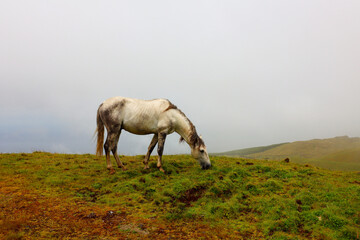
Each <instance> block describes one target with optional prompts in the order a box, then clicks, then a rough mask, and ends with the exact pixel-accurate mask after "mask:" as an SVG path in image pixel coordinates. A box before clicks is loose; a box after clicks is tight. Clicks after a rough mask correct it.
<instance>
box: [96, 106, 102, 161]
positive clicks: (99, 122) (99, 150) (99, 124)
mask: <svg viewBox="0 0 360 240" xmlns="http://www.w3.org/2000/svg"><path fill="white" fill-rule="evenodd" d="M100 107H101V105H100ZM100 107H99V109H98V111H97V116H96V125H97V126H96V131H95V133H97V144H96V155H97V156H102V155H103V143H104V123H103V121H102V120H101V117H100Z"/></svg>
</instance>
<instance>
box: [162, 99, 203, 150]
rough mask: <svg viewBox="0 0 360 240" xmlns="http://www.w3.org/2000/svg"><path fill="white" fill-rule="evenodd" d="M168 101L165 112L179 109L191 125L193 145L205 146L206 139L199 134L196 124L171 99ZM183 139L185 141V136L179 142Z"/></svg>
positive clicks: (191, 141)
mask: <svg viewBox="0 0 360 240" xmlns="http://www.w3.org/2000/svg"><path fill="white" fill-rule="evenodd" d="M168 102H169V106H168V107H167V108H166V109H165V111H164V112H166V111H168V110H170V109H174V110H176V111H178V112H179V113H180V114H181V115H182V116H183V117H184V118H185V119H186V121H187V122H188V123H189V125H190V137H189V142H190V144H191V146H192V147H195V146H196V145H198V146H204V145H205V143H204V141H203V140H202V139H201V137H199V135H198V134H197V132H196V128H195V126H194V124H193V123H192V122H191V121H190V119H189V118H187V117H186V115H185V113H183V112H182V111H181V110H180V109H179V108H178V107H177V106H176V105H174V104H173V103H171V102H170V101H169V100H168ZM183 141H184V138H183V137H180V139H179V142H183Z"/></svg>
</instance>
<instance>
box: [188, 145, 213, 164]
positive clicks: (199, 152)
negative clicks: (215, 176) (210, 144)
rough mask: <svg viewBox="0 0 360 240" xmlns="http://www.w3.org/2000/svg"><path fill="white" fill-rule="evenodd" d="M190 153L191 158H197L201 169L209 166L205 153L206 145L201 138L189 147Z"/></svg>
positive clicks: (208, 159)
mask: <svg viewBox="0 0 360 240" xmlns="http://www.w3.org/2000/svg"><path fill="white" fill-rule="evenodd" d="M191 155H192V156H193V158H195V159H196V160H198V162H199V163H200V165H201V168H202V169H209V168H210V167H211V162H210V158H209V155H208V153H207V150H206V146H205V144H204V142H203V141H202V140H201V141H199V142H198V144H196V145H195V146H194V147H192V148H191Z"/></svg>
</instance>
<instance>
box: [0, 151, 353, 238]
mask: <svg viewBox="0 0 360 240" xmlns="http://www.w3.org/2000/svg"><path fill="white" fill-rule="evenodd" d="M142 160H143V156H136V157H123V158H122V161H123V162H124V164H126V166H127V168H128V170H127V171H121V170H118V171H117V172H116V173H115V174H114V175H109V174H108V171H107V170H106V166H105V165H106V164H105V158H104V157H101V158H99V157H96V156H94V155H89V154H87V155H67V154H51V153H42V152H37V153H33V154H0V229H2V231H0V239H22V238H23V239H114V240H115V239H283V240H286V239H288V240H290V239H298V240H300V239H340V240H341V239H357V238H358V234H359V232H358V229H359V228H360V215H359V212H360V175H359V174H357V173H352V172H336V171H328V170H323V169H318V168H315V167H311V166H303V165H298V164H294V163H291V162H290V163H286V162H283V161H262V160H248V159H241V158H227V157H212V163H213V167H212V168H211V169H209V170H206V171H205V170H201V169H200V166H199V165H198V163H197V162H196V161H195V160H194V159H192V158H191V157H190V156H187V155H176V156H164V159H163V160H164V166H163V167H164V169H165V171H166V173H165V174H164V173H162V172H160V171H159V170H158V169H157V168H156V159H155V157H152V159H151V164H150V167H151V168H150V169H148V170H144V169H143V164H142Z"/></svg>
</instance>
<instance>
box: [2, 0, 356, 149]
mask: <svg viewBox="0 0 360 240" xmlns="http://www.w3.org/2000/svg"><path fill="white" fill-rule="evenodd" d="M359 13H360V1H358V0H353V1H352V0H346V1H344V0H333V1H331V0H305V1H304V0H292V1H288V0H282V1H281V0H279V1H277V0H275V1H265V0H264V1H262V0H257V1H253V0H248V1H237V0H236V1H226V0H221V1H220V0H219V1H214V0H204V1H197V0H191V1H186V0H185V1H184V0H182V1H167V0H163V1H156V0H154V1H146V0H144V1H136V0H129V1H118V0H116V1H115V0H114V1H100V0H99V1H92V0H78V1H74V0H71V1H70V0H61V1H60V0H58V1H48V0H43V1H39V0H32V1H27V0H24V1H18V0H2V1H0V81H1V83H0V110H1V111H0V152H32V151H36V150H41V151H50V152H60V153H94V152H95V142H94V141H93V139H92V137H93V133H94V130H95V127H96V123H95V119H96V111H97V108H98V106H99V105H100V103H101V102H102V101H104V100H105V99H107V98H109V97H113V96H127V97H134V98H141V99H153V98H168V99H169V100H170V101H172V102H173V103H174V104H175V105H177V106H178V107H179V108H180V109H181V110H182V111H183V112H184V113H185V114H186V115H187V116H188V118H189V119H190V120H191V121H192V122H193V123H194V125H195V126H196V128H197V130H198V132H199V133H200V134H202V135H203V138H204V140H205V143H206V144H207V147H208V151H209V152H220V151H226V150H233V149H239V148H245V147H253V146H261V145H269V144H274V143H280V142H288V141H296V140H308V139H313V138H328V137H335V136H341V135H348V136H352V137H355V136H357V137H359V136H360V124H359V123H360V106H359V103H360V14H359ZM178 138H179V136H178V135H177V134H176V133H174V134H172V135H171V137H168V139H167V142H166V144H165V154H170V153H187V152H189V147H188V146H187V145H186V144H181V145H180V144H179V143H178ZM150 140H151V136H136V135H131V134H129V133H125V132H123V133H122V135H121V137H120V142H119V154H131V155H132V154H145V153H146V150H147V146H148V144H149V142H150ZM155 152H156V151H155Z"/></svg>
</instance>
